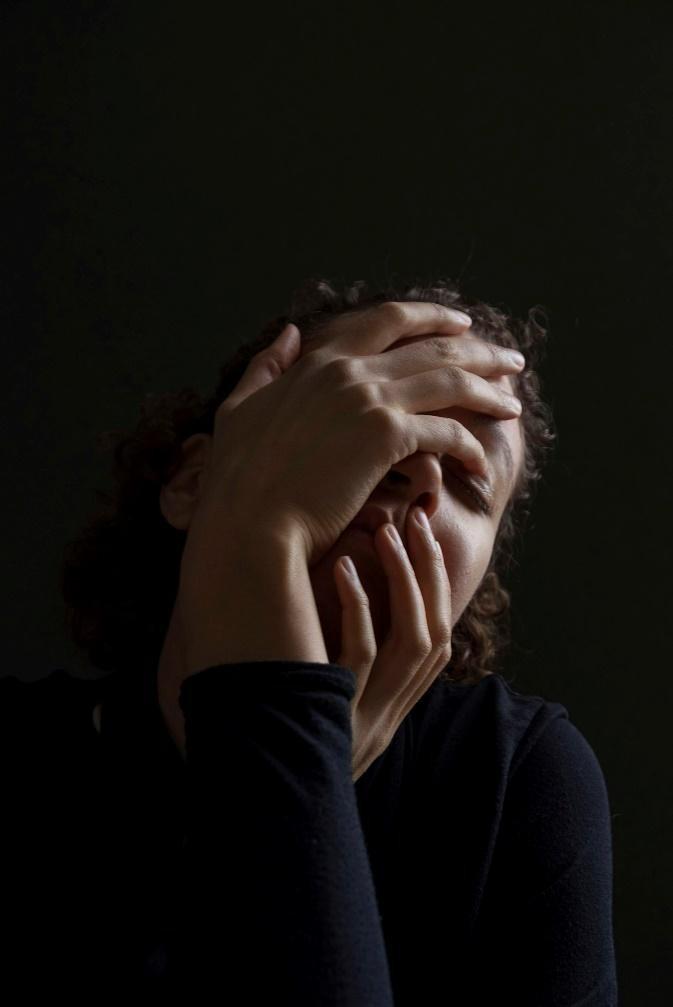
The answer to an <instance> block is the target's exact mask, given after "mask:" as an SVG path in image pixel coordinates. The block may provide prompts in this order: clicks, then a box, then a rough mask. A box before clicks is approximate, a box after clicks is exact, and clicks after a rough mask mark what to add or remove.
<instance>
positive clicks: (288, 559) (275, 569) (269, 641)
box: [183, 534, 328, 675]
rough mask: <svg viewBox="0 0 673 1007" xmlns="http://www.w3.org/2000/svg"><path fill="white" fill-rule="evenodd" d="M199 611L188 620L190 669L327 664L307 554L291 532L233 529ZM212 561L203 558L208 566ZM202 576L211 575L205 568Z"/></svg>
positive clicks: (191, 670) (187, 636)
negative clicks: (241, 533) (241, 536)
mask: <svg viewBox="0 0 673 1007" xmlns="http://www.w3.org/2000/svg"><path fill="white" fill-rule="evenodd" d="M230 542H231V543H232V544H229V545H227V547H226V549H225V550H224V551H223V553H222V555H221V556H219V557H218V558H217V570H218V573H217V575H213V576H211V577H210V584H209V586H204V596H203V599H202V602H201V604H200V605H199V606H198V612H197V614H194V613H192V615H191V618H190V621H189V624H188V625H187V626H183V633H184V641H185V663H186V667H187V672H188V674H190V675H191V674H194V673H195V672H197V671H200V670H202V669H204V668H208V667H212V666H214V665H219V664H229V663H234V662H239V661H272V660H296V661H314V662H319V663H327V662H328V658H327V651H326V649H325V641H324V638H323V634H322V627H321V625H320V618H319V615H318V609H317V607H316V603H315V597H314V594H313V588H312V585H311V580H310V577H309V572H308V567H307V564H306V559H305V556H304V553H303V551H302V549H301V548H300V546H299V544H298V542H295V541H293V540H292V538H291V537H290V536H280V535H277V536H275V535H269V536H264V537H258V538H257V539H256V541H255V543H254V544H253V545H246V546H244V545H243V544H242V543H241V542H237V540H236V535H235V534H232V535H231V536H230ZM207 569H208V567H207V565H205V564H204V571H207ZM204 576H205V577H208V574H207V572H204Z"/></svg>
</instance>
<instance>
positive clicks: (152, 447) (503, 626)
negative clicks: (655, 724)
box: [59, 279, 557, 684]
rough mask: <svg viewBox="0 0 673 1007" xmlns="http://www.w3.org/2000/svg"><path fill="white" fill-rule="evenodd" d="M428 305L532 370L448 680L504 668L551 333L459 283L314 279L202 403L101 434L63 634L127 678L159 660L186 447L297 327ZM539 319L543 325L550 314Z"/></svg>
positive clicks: (543, 431)
mask: <svg viewBox="0 0 673 1007" xmlns="http://www.w3.org/2000/svg"><path fill="white" fill-rule="evenodd" d="M391 300H392V301H430V302H435V303H437V304H442V305H445V306H448V307H453V308H457V309H459V310H460V309H462V310H464V311H467V312H468V314H469V315H470V316H471V318H472V328H471V330H470V331H471V332H472V333H474V334H475V335H478V336H479V337H481V338H483V339H485V340H488V341H490V342H497V343H498V344H499V345H501V346H507V347H511V348H513V349H519V350H520V351H521V352H523V353H524V355H525V357H526V367H525V368H524V370H523V371H521V372H520V373H519V374H514V375H511V380H512V381H513V383H514V389H515V394H516V395H517V396H518V397H519V398H520V399H521V401H522V404H523V411H522V414H521V416H520V418H519V423H520V424H521V425H522V434H523V442H524V459H523V466H522V470H521V473H520V477H519V480H518V482H517V485H516V486H515V488H514V491H513V492H512V494H511V496H510V499H509V501H508V503H507V506H506V508H505V510H504V512H503V514H502V516H501V519H500V522H499V526H498V530H497V533H496V537H495V541H494V546H493V551H492V554H491V559H490V563H489V566H488V568H487V570H486V572H485V574H484V576H483V578H482V580H481V582H480V584H479V586H478V588H477V589H476V591H475V593H474V594H473V596H472V598H471V600H470V601H469V603H468V604H467V606H466V608H465V610H464V611H463V613H462V615H461V617H460V619H459V620H458V621H457V623H456V625H455V626H454V629H453V633H452V655H451V660H450V661H449V663H448V665H447V666H446V668H445V669H443V671H442V672H440V677H441V678H444V679H445V680H447V681H451V682H460V683H461V684H473V683H475V682H477V681H479V680H480V679H481V678H483V677H484V676H485V675H486V674H488V673H498V664H499V662H500V658H501V656H502V655H503V653H504V651H505V650H506V648H507V647H508V646H509V643H510V623H509V617H510V594H509V592H508V591H507V590H506V589H505V588H504V587H503V586H502V584H501V580H500V577H501V576H503V575H504V574H505V572H506V571H507V569H508V568H509V566H510V565H511V563H512V561H513V560H514V552H515V545H516V542H517V540H518V539H519V538H520V536H521V535H522V533H523V530H524V528H525V525H526V522H527V519H528V517H529V514H530V507H531V502H532V499H533V492H534V488H535V484H536V483H537V482H538V481H539V479H540V477H541V474H542V469H543V466H544V463H545V459H546V455H547V454H548V452H549V451H550V449H551V446H552V444H553V442H554V441H555V439H556V436H557V434H556V431H555V424H554V419H553V415H552V412H551V409H550V408H549V406H548V405H547V404H546V403H545V402H543V401H542V399H541V397H540V378H539V375H538V373H537V372H536V367H537V366H538V364H539V361H540V359H541V352H542V348H543V344H544V342H545V340H546V337H547V329H546V328H545V327H544V326H543V325H542V324H540V321H539V320H538V319H537V317H536V314H537V313H538V312H540V311H541V309H540V308H539V306H535V307H533V308H531V309H529V311H528V318H527V320H526V321H522V320H519V319H515V318H511V317H509V316H508V314H507V313H506V312H505V311H503V310H500V308H498V307H494V306H492V305H490V304H486V303H484V302H482V301H479V300H476V299H469V298H467V297H465V296H463V295H462V294H461V293H460V291H459V288H458V284H457V283H456V282H454V281H451V280H444V279H439V280H434V281H431V282H430V283H429V284H427V285H422V284H421V283H413V284H409V285H406V286H403V287H399V288H397V289H396V288H395V287H394V286H391V285H390V284H388V285H387V286H386V287H385V289H379V290H373V291H372V290H369V291H368V290H367V283H366V281H364V280H358V281H355V282H354V283H352V284H342V285H341V286H340V287H339V285H337V284H334V283H332V282H330V281H328V280H325V279H309V280H306V281H305V282H304V283H303V284H301V285H300V286H299V287H298V288H297V289H296V290H295V291H294V292H293V293H292V295H291V297H290V301H289V310H288V312H287V314H284V315H278V316H276V317H274V318H272V319H271V320H270V321H268V322H267V323H266V324H265V325H264V326H263V327H262V329H261V332H260V333H259V335H258V336H257V337H255V338H253V339H250V340H248V341H247V342H244V343H243V344H242V345H240V346H239V347H238V349H237V350H236V351H235V352H234V353H233V355H232V356H231V357H230V358H229V360H228V361H227V362H226V363H224V364H223V365H222V366H221V367H220V373H219V380H218V382H217V386H216V388H215V391H214V392H213V394H212V395H211V396H210V398H208V399H206V400H205V401H204V400H203V398H202V397H201V396H200V395H199V394H198V393H197V392H196V391H194V390H193V389H192V388H182V389H181V390H179V391H178V392H169V393H164V394H160V395H156V394H153V393H149V394H147V395H146V396H145V397H144V400H143V402H142V404H141V406H140V413H141V415H140V419H139V420H138V422H137V423H136V426H135V428H134V429H132V430H112V431H105V432H103V433H101V434H99V435H98V438H97V446H98V449H99V450H103V451H112V452H113V457H114V464H113V478H114V481H115V484H116V485H115V488H114V491H113V492H112V493H106V492H103V491H101V490H97V491H96V497H97V499H98V501H99V503H100V504H101V505H102V506H100V507H99V508H98V509H97V510H96V511H95V512H94V513H93V515H92V516H91V517H90V519H89V521H88V523H87V524H86V526H85V527H84V528H83V529H82V530H81V531H80V532H79V533H78V534H77V536H76V537H75V538H74V539H72V540H71V541H69V542H67V543H66V545H65V548H64V552H63V558H62V562H61V566H60V585H59V586H60V592H61V595H62V597H63V599H64V602H65V625H66V628H67V631H68V634H69V636H70V638H71V639H72V641H73V642H74V643H75V645H76V646H77V647H78V648H81V649H83V650H84V651H85V652H86V654H87V657H88V660H89V662H90V663H91V664H93V665H94V666H95V667H97V668H100V669H103V670H111V669H112V670H118V671H119V672H121V673H124V671H125V670H126V671H128V669H129V668H130V667H133V666H137V664H138V663H141V664H144V663H145V662H154V663H157V662H158V660H159V656H160V653H161V649H162V646H163V642H164V638H165V636H166V633H167V630H168V625H169V622H170V617H171V613H172V609H173V606H174V603H175V598H176V595H177V590H178V583H179V572H180V561H181V555H182V549H183V547H184V543H185V539H186V535H187V533H186V532H185V531H181V530H177V529H175V528H173V527H172V526H171V525H170V524H169V523H168V522H167V521H166V520H165V518H164V517H163V514H162V513H161V509H160V507H159V492H160V488H161V486H162V485H163V484H164V483H165V482H167V481H168V480H169V479H170V478H171V476H172V475H173V474H174V473H175V472H176V471H177V469H178V468H179V465H180V460H181V444H182V442H183V441H184V440H186V439H187V438H188V437H191V436H192V435H193V434H196V433H208V434H212V432H213V427H214V417H215V412H216V410H217V408H218V406H219V405H220V403H221V402H222V401H223V400H224V399H225V398H226V397H227V395H229V394H230V392H231V391H232V390H233V389H234V388H235V386H236V385H237V383H238V382H239V380H240V379H241V377H242V376H243V373H244V371H245V370H246V368H247V366H248V364H249V363H250V361H251V359H252V357H253V356H254V355H255V354H256V353H259V352H260V351H261V350H263V349H264V348H265V347H267V346H268V345H269V344H270V343H271V342H272V341H273V340H274V339H275V338H276V336H277V335H278V334H279V333H280V332H281V331H282V329H283V328H284V327H285V326H286V325H287V324H288V322H293V323H294V324H295V325H297V326H298V328H299V330H300V332H301V338H302V345H303V346H305V345H307V344H308V343H309V342H310V341H311V339H315V338H317V336H318V334H320V333H321V332H322V331H323V330H324V328H325V327H326V326H327V325H328V324H329V321H330V319H331V318H333V317H334V316H335V315H338V314H343V313H344V312H349V311H353V310H358V309H361V308H364V307H366V306H368V305H372V304H375V303H379V302H381V301H391ZM543 321H546V317H544V315H543Z"/></svg>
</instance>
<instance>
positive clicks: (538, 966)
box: [482, 718, 617, 1007]
mask: <svg viewBox="0 0 673 1007" xmlns="http://www.w3.org/2000/svg"><path fill="white" fill-rule="evenodd" d="M493 875H494V878H495V879H497V880H496V882H495V890H494V892H492V895H493V904H494V905H497V906H498V907H499V909H498V911H497V912H496V913H494V914H493V915H492V916H491V917H490V920H489V933H488V934H484V935H483V938H482V939H483V940H484V942H485V948H484V950H485V949H486V947H487V948H488V961H489V970H488V971H489V973H490V974H491V975H492V976H493V979H494V980H495V981H496V982H497V990H498V991H499V996H500V998H502V999H505V1000H510V999H511V1000H512V1002H515V1003H517V1004H519V1007H539V1005H541V1004H549V1005H552V1004H563V1005H564V1007H580V1005H581V1007H615V1005H616V1004H617V978H616V962H615V950H614V941H613V926H612V883H613V862H612V833H611V817H610V807H609V800H608V793H607V788H606V784H605V779H604V776H603V773H602V770H601V767H600V764H599V762H598V759H597V757H596V754H595V753H594V751H593V749H592V748H591V746H590V745H589V743H588V742H587V741H586V739H585V738H584V736H583V735H582V734H581V732H580V731H579V730H578V729H577V727H575V725H574V724H573V723H572V722H571V721H570V720H569V719H567V718H557V719H554V720H551V721H550V722H549V723H548V724H547V725H546V727H545V729H544V730H543V731H542V733H541V734H540V735H539V737H538V738H537V740H536V741H535V743H534V745H532V747H531V748H530V750H529V751H528V753H527V754H526V756H525V757H524V758H523V759H522V761H521V762H520V764H519V765H518V766H517V767H516V768H514V769H513V773H512V777H511V779H510V781H509V785H508V788H507V796H506V799H505V803H504V808H503V817H502V821H501V827H500V832H499V836H498V841H497V846H496V850H495V853H494V865H493ZM491 949H492V951H493V954H492V955H491ZM485 953H486V952H485ZM485 981H486V982H488V981H489V980H485Z"/></svg>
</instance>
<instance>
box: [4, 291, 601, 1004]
mask: <svg viewBox="0 0 673 1007" xmlns="http://www.w3.org/2000/svg"><path fill="white" fill-rule="evenodd" d="M461 312H463V314H462V315H461ZM290 319H292V322H293V323H294V324H290V325H286V324H285V323H286V322H288V321H289V320H290ZM544 334H545V333H544V330H543V329H542V328H541V327H540V326H539V325H538V324H537V323H536V321H535V320H534V319H533V318H532V317H530V318H529V320H528V322H527V323H525V324H522V323H519V322H517V321H513V320H510V319H508V318H507V317H506V316H505V315H504V314H503V313H501V312H500V311H498V310H496V309H495V308H493V307H491V306H489V305H487V304H484V303H483V302H473V303H468V302H467V300H466V299H465V298H463V297H462V296H461V295H460V293H459V291H458V289H457V287H456V286H455V285H453V284H451V283H449V282H445V281H438V282H437V283H435V284H432V285H430V286H428V287H408V288H406V289H404V290H394V289H392V288H388V289H387V290H385V291H378V292H375V293H370V294H367V292H366V291H365V290H364V289H363V285H362V284H360V283H356V284H354V285H353V286H351V287H348V288H346V289H345V290H343V291H342V292H339V291H338V290H337V289H336V288H335V287H333V286H332V285H331V284H329V283H326V282H317V283H308V284H306V285H305V286H304V287H303V288H301V289H300V290H299V291H297V292H296V293H295V295H294V297H293V299H292V303H291V309H290V312H289V315H287V316H282V317H280V318H277V319H274V320H273V321H272V322H271V323H270V324H269V325H268V326H267V327H266V328H265V329H264V330H263V332H262V334H261V336H260V337H259V339H258V340H257V341H255V342H253V343H251V344H248V345H244V346H242V347H241V348H240V349H239V351H238V352H237V353H236V354H235V356H234V357H233V359H232V360H231V361H230V362H229V364H228V365H226V366H225V367H224V368H223V369H222V372H221V375H220V381H219V384H218V386H217V389H216V391H215V393H214V394H213V396H212V397H211V398H210V399H209V400H208V402H206V403H205V405H204V403H202V402H201V400H200V398H199V397H198V396H197V395H196V394H195V393H192V392H190V391H187V392H183V393H180V394H178V395H177V396H165V397H163V398H160V399H159V400H158V401H156V400H151V401H150V404H149V406H148V407H147V408H146V409H145V412H144V416H143V419H142V420H141V422H140V423H139V425H138V427H137V429H136V430H135V431H134V432H133V433H131V434H130V435H124V434H123V433H122V434H121V435H119V434H118V433H116V434H114V435H113V439H112V443H114V444H115V445H116V449H115V461H116V473H115V474H116V478H117V480H118V489H117V492H116V494H115V495H114V496H113V497H108V501H107V509H106V510H105V511H104V512H103V513H101V514H99V515H97V516H96V517H95V518H94V520H93V521H92V523H91V525H90V526H89V527H88V528H87V529H86V530H85V531H84V532H83V533H82V535H81V536H80V537H79V538H78V539H77V540H76V541H75V542H73V543H71V544H70V546H69V549H68V551H67V553H66V557H65V561H64V566H63V577H62V588H63V594H64V598H65V601H66V607H67V615H68V625H69V627H70V630H71V633H72V635H73V639H74V640H75V641H76V642H77V643H78V645H79V646H81V647H83V648H84V649H85V650H86V652H87V654H88V656H89V659H90V661H91V663H92V664H93V665H94V666H96V667H98V668H101V669H103V670H109V671H111V674H110V675H108V677H107V678H105V679H102V680H98V681H95V682H94V681H83V680H81V679H80V680H77V679H74V678H73V676H71V675H68V674H67V672H65V671H64V670H63V669H60V670H57V671H55V672H53V673H52V674H51V675H50V676H48V677H47V678H46V679H45V680H43V681H41V682H40V683H34V684H32V685H25V684H23V683H21V682H19V681H18V680H16V679H13V680H12V681H7V680H5V682H4V686H5V688H4V693H5V695H4V698H3V706H2V708H3V711H4V715H5V721H6V724H5V737H6V738H7V739H8V740H7V745H8V747H7V751H6V759H7V761H8V762H9V761H10V760H14V762H13V763H12V764H13V765H16V764H17V759H21V763H20V764H21V766H22V769H23V772H24V774H25V778H24V779H23V780H21V782H20V785H19V786H17V787H15V788H14V792H13V797H12V799H13V802H14V803H13V804H12V803H11V802H10V808H12V810H11V811H10V816H9V820H10V821H12V822H18V821H20V820H21V821H23V822H24V824H23V825H22V826H20V827H19V826H16V828H14V829H12V830H10V834H11V837H13V839H12V838H10V844H11V843H12V842H13V843H14V846H13V847H12V850H13V851H16V850H20V855H18V856H17V855H16V853H15V852H14V856H15V863H16V862H17V861H18V875H17V876H18V878H19V879H20V884H19V885H18V886H17V895H16V901H15V905H16V908H15V910H14V911H15V912H16V913H17V914H18V915H19V916H21V917H23V913H24V912H25V905H26V903H25V892H26V888H28V889H30V894H31V896H32V899H33V900H34V901H33V903H32V906H31V913H30V914H29V915H28V916H27V917H26V918H25V919H23V918H22V922H23V926H24V931H23V932H24V934H25V933H30V940H31V941H33V942H37V946H38V948H39V958H40V960H41V961H44V960H45V958H49V961H50V964H51V966H52V967H53V968H54V970H55V974H58V975H61V976H64V977H75V976H77V975H83V974H84V973H85V972H86V974H87V977H88V976H91V977H92V978H94V979H96V978H97V979H109V978H111V977H112V976H113V975H114V976H115V977H118V976H119V977H121V976H123V977H124V978H125V980H126V981H127V982H128V980H129V979H131V980H132V979H134V978H141V977H149V976H153V977H157V978H163V979H164V980H165V981H166V982H167V983H168V982H170V983H171V985H172V986H174V985H177V984H178V983H180V984H181V985H183V984H184V985H187V984H189V985H190V986H192V987H200V988H203V989H204V990H205V989H206V988H207V989H208V991H209V993H210V994H213V993H214V994H215V995H218V994H220V995H222V994H224V995H225V997H226V996H227V995H230V996H234V997H235V998H236V999H237V1002H238V1001H239V1000H240V999H241V997H245V998H246V999H249V998H253V999H254V998H257V997H270V996H271V995H273V996H274V998H276V999H280V1000H281V1002H285V1001H287V1002H288V1003H293V1004H335V1005H336V1004H348V1005H351V1004H353V1005H356V1004H357V1005H363V1007H364V1005H367V1007H378V1005H386V1007H389V1005H392V1004H393V1003H394V1004H395V1005H396V1007H399V1005H405V1004H432V1003H456V1004H462V1003H467V1002H469V1003H490V1002H491V1001H492V999H493V998H494V997H495V996H500V997H502V996H505V997H509V996H511V997H512V998H514V999H515V1000H516V1002H517V1003H518V1004H522V1005H523V1004H531V1005H533V1004H535V1005H542V1004H552V1003H564V1004H579V1003H582V1004H589V1003H591V1004H601V1005H607V1004H614V1003H616V1002H617V1001H616V978H615V960H614V948H613V939H612V920H611V897H612V888H611V877H612V870H611V868H612V864H611V857H612V849H611V834H610V815H609V805H608V797H607V791H606V787H605V781H604V779H603V775H602V772H601V769H600V766H599V764H598V761H597V759H596V756H595V754H594V753H593V750H592V749H591V747H590V746H589V744H588V743H587V741H586V740H585V739H584V738H583V736H582V735H581V734H580V732H579V731H578V730H577V728H575V727H574V725H573V724H572V723H571V721H570V720H569V717H568V713H567V710H566V709H565V708H564V707H563V706H561V705H560V704H558V703H554V702H549V701H546V700H544V699H542V698H540V697H536V696H523V695H521V694H519V693H516V692H515V691H514V690H513V689H512V688H511V687H510V686H509V684H508V683H506V682H505V681H504V679H503V678H502V676H501V675H500V674H499V673H498V663H499V659H500V657H501V655H502V652H503V650H504V647H505V645H506V634H505V633H503V632H502V625H501V624H502V619H503V616H506V615H507V614H508V607H509V596H508V594H507V592H506V591H505V589H504V588H503V587H502V586H501V584H500V580H499V576H498V572H499V571H500V572H502V570H503V569H504V566H505V564H506V563H507V562H508V561H509V559H510V557H511V547H512V543H513V540H514V537H515V534H516V528H517V524H516V523H517V519H519V518H521V517H522V516H523V515H524V514H525V513H526V506H527V504H528V502H529V501H530V499H531V487H532V485H533V483H534V482H535V481H536V480H537V479H538V478H539V475H540V467H541V462H542V459H543V455H544V454H545V452H546V451H547V449H548V448H549V447H550V446H551V443H552V441H553V438H554V434H553V433H552V431H551V423H552V417H551V414H550V411H549V409H548V407H547V406H546V405H545V404H544V403H543V402H542V401H541V399H540V396H539V379H538V377H537V375H536V374H535V371H534V367H533V365H534V363H535V361H534V359H533V358H534V357H535V354H536V353H537V351H538V350H539V348H540V344H541V340H542V338H543V336H544ZM517 348H520V349H522V350H524V352H525V354H526V360H525V361H524V362H523V364H522V363H521V362H518V361H517V360H516V359H515V358H513V357H512V353H511V351H512V350H516V349H517ZM524 365H525V366H524ZM522 368H523V369H522ZM513 396H514V397H515V398H518V399H519V400H520V401H519V402H518V403H517V402H516V401H513ZM418 511H420V517H421V519H422V517H423V515H424V516H425V519H426V520H425V521H423V520H420V521H418V522H417V521H416V514H417V512H418ZM390 526H392V528H393V529H394V530H396V532H397V536H393V537H392V538H389V537H388V533H387V529H388V527H390ZM343 558H348V559H350V560H351V561H352V564H353V568H354V572H353V571H351V572H350V573H349V572H348V571H347V569H346V567H345V566H342V563H341V560H342V559H343ZM87 710H88V715H89V719H88V720H87V717H86V716H85V713H86V711H87ZM92 713H93V720H92V719H91V718H92ZM15 779H18V777H15ZM28 792H30V794H31V808H32V809H33V810H32V817H31V815H29V816H28V819H26V818H25V815H24V816H23V817H22V816H21V815H20V814H19V813H18V812H19V810H24V811H25V807H24V806H25V804H26V803H27V802H26V795H27V793H28ZM36 794H37V797H36ZM26 820H28V821H29V822H30V826H29V827H26V825H25V821H26ZM36 839H37V840H38V848H37V849H36V848H35V847H34V843H35V840H36ZM42 844H44V849H45V850H46V851H47V857H48V860H47V863H46V869H45V862H44V855H43V857H42V860H40V852H39V846H41V845H42ZM57 858H58V859H57ZM59 859H60V862H61V865H60V869H58V867H57V865H58V860H59ZM38 865H39V866H38ZM38 879H39V880H38ZM66 902H67V903H68V905H69V907H70V909H71V913H72V917H73V919H74V921H75V922H74V923H73V927H74V930H73V934H75V935H76V937H75V938H73V939H72V940H70V941H68V940H67V939H66V940H65V941H64V939H63V935H62V933H59V931H58V922H59V919H60V913H61V912H62V911H65V904H66ZM35 908H37V910H38V918H39V923H37V924H36V922H35V919H36V918H35V916H34V915H32V911H33V910H35ZM11 946H12V948H13V949H14V944H12V945H11ZM20 953H21V952H20V949H17V950H13V955H14V956H15V957H16V956H19V955H20ZM29 958H30V956H29ZM85 963H86V964H85Z"/></svg>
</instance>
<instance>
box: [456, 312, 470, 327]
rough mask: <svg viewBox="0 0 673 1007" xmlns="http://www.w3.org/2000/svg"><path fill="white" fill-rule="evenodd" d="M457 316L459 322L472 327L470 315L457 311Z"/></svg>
mask: <svg viewBox="0 0 673 1007" xmlns="http://www.w3.org/2000/svg"><path fill="white" fill-rule="evenodd" d="M455 315H456V316H457V318H458V321H459V322H465V323H466V324H467V325H472V319H471V318H470V316H469V315H466V314H465V312H464V311H456V312H455Z"/></svg>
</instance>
